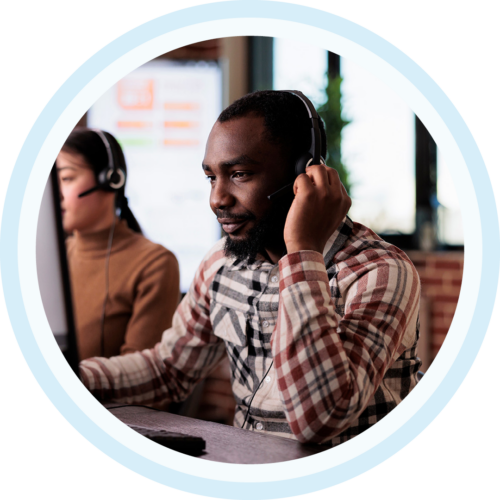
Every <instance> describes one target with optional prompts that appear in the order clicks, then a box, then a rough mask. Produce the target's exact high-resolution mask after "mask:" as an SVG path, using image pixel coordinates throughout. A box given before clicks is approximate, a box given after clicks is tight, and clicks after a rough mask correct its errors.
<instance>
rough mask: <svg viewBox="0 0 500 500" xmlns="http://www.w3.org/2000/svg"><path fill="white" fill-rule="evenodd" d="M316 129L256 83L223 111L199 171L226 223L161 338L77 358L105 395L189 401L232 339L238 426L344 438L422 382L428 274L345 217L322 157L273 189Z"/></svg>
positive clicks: (345, 201)
mask: <svg viewBox="0 0 500 500" xmlns="http://www.w3.org/2000/svg"><path fill="white" fill-rule="evenodd" d="M322 135H323V138H324V130H323V131H322ZM310 137H311V136H310V120H309V118H308V114H307V109H306V108H305V106H304V104H303V103H302V102H301V101H300V99H299V98H298V97H297V96H295V95H293V94H291V93H286V92H271V91H262V92H256V93H253V94H249V95H247V96H245V97H243V98H242V99H240V100H238V101H236V102H235V103H233V104H232V105H231V106H229V107H228V108H227V109H226V110H224V111H223V112H222V114H221V115H220V117H219V119H218V121H217V122H216V124H215V125H214V127H213V129H212V131H211V133H210V136H209V139H208V142H207V146H206V152H205V158H204V160H203V170H204V172H205V174H206V176H207V178H208V181H209V183H210V186H211V191H210V206H211V208H212V210H213V212H214V213H215V214H216V216H217V218H218V220H219V222H220V223H221V224H222V228H223V230H224V231H225V233H226V235H227V236H226V237H225V238H224V239H222V240H221V241H220V242H219V243H218V244H217V245H216V246H215V247H214V248H213V249H212V250H211V251H210V252H209V253H208V255H207V256H206V257H205V258H204V260H203V262H202V263H201V264H200V267H199V269H198V271H197V274H196V277H195V279H194V281H193V283H192V285H191V288H190V291H189V293H188V294H187V295H186V297H185V298H184V300H183V301H182V302H181V304H180V305H179V307H178V309H177V312H176V314H175V316H174V319H173V326H172V328H171V329H170V330H167V331H166V332H165V333H164V335H163V338H162V341H161V342H160V343H159V344H157V345H156V347H155V348H154V349H151V350H146V351H143V352H141V353H134V354H131V355H127V356H122V357H116V358H111V359H109V360H105V359H102V358H94V359H91V360H87V361H84V362H82V364H81V374H82V380H83V381H84V383H85V384H86V386H87V387H88V388H89V389H90V390H91V391H92V393H93V394H94V395H96V397H98V398H99V399H101V400H106V399H113V400H116V401H120V402H124V403H142V404H152V403H160V402H163V401H167V400H168V401H171V400H173V401H179V400H183V399H184V398H186V397H187V395H188V394H189V392H190V391H191V390H192V389H193V387H194V386H195V384H196V383H197V382H198V381H199V380H201V379H203V378H204V377H205V376H207V374H208V373H209V372H210V370H211V368H212V367H214V366H215V365H216V364H217V362H218V361H219V360H220V359H221V357H222V356H223V355H224V352H227V354H228V356H229V361H230V364H231V375H232V387H233V393H234V396H235V399H236V403H237V406H236V413H235V419H234V424H235V425H236V426H240V427H244V428H247V429H253V430H255V431H257V432H265V433H271V434H275V435H280V436H283V437H291V438H296V439H298V440H299V441H301V442H316V443H331V444H332V445H337V444H339V443H342V442H344V441H346V440H348V439H350V438H352V437H354V436H356V435H358V434H359V433H361V432H362V431H363V430H365V429H367V428H368V427H370V426H371V425H373V424H374V423H376V422H377V421H378V420H380V419H381V418H383V417H384V416H385V415H386V414H387V413H388V412H389V411H391V410H392V409H393V408H394V407H395V406H396V405H397V404H398V403H399V402H400V401H401V400H402V399H403V398H404V397H405V396H406V395H407V394H408V393H409V392H410V391H411V389H413V387H414V386H415V385H416V382H417V379H416V374H417V372H418V368H419V366H420V361H419V359H418V358H417V357H416V342H417V337H418V327H417V323H418V321H417V318H418V308H419V295H420V285H419V279H418V275H417V272H416V270H415V268H414V267H413V265H412V264H411V262H410V260H409V259H408V257H407V256H406V255H405V254H404V253H403V252H402V251H401V250H399V249H397V248H396V247H394V246H392V245H389V244H388V243H386V242H384V241H382V240H381V239H380V238H379V237H378V236H377V235H375V234H374V233H373V232H372V231H370V230H369V229H367V228H366V227H364V226H362V225H360V224H356V223H353V222H352V221H351V220H350V219H349V218H348V217H346V214H347V211H348V209H349V207H350V199H349V197H348V196H347V193H346V192H345V189H344V188H343V186H342V184H341V183H340V181H339V178H338V175H337V173H336V172H335V171H334V170H332V169H329V168H328V167H326V166H324V165H313V166H310V167H308V169H307V171H306V174H302V175H300V176H299V177H297V179H296V180H295V183H294V185H293V191H294V194H295V197H293V195H292V194H290V195H289V196H288V197H281V198H280V199H279V200H276V201H273V202H271V201H269V199H268V198H267V196H268V195H270V194H271V193H273V192H275V191H277V190H278V189H279V188H281V187H282V186H283V185H285V184H286V183H287V182H290V180H291V179H293V175H294V174H293V165H294V159H296V158H297V157H298V156H299V155H300V154H301V153H303V152H304V151H307V149H308V148H309V142H310V140H311V139H310ZM325 149H326V145H324V147H323V150H325Z"/></svg>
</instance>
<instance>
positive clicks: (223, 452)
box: [105, 403, 329, 464]
mask: <svg viewBox="0 0 500 500" xmlns="http://www.w3.org/2000/svg"><path fill="white" fill-rule="evenodd" d="M105 407H106V408H107V409H108V410H109V411H110V412H111V413H112V414H113V415H114V416H115V417H116V418H118V419H119V420H121V421H122V422H124V423H125V424H129V425H135V426H140V427H147V428H150V429H155V430H167V431H170V432H179V433H182V434H189V435H191V436H199V437H202V438H203V439H204V440H205V442H206V448H205V452H204V453H203V454H202V455H200V456H199V457H198V458H201V459H203V460H212V461H214V462H227V463H233V464H269V463H274V462H285V461H288V460H295V459H297V458H302V457H308V456H310V455H315V454H316V453H319V452H321V451H324V450H326V449H328V448H329V447H328V446H320V445H304V444H301V443H299V442H298V441H295V440H294V439H286V438H281V437H276V436H271V435H269V434H262V433H258V432H253V431H248V430H243V429H238V428H236V427H232V426H228V425H222V424H216V423H214V422H205V421H203V420H197V419H194V418H189V417H182V416H180V415H173V414H171V413H167V412H163V411H161V412H160V411H155V410H151V409H148V408H141V407H137V406H126V407H123V406H122V405H119V404H117V403H108V404H105ZM114 407H116V408H114Z"/></svg>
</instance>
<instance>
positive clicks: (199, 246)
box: [87, 60, 222, 292]
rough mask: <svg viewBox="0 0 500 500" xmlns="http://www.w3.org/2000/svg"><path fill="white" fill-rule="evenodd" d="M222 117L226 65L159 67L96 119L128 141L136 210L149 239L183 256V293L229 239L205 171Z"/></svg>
mask: <svg viewBox="0 0 500 500" xmlns="http://www.w3.org/2000/svg"><path fill="white" fill-rule="evenodd" d="M221 110H222V71H221V68H220V67H219V65H218V64H216V63H215V62H206V61H203V62H175V61H168V60H163V61H161V60H159V61H153V62H150V63H147V64H145V65H144V66H141V67H140V68H138V69H136V70H135V71H133V72H132V73H130V74H129V75H127V76H126V77H125V78H123V79H122V80H120V81H119V82H118V83H117V84H116V85H114V86H113V87H112V88H110V89H109V90H108V91H107V92H106V93H105V94H104V95H103V96H102V97H101V98H100V99H99V100H98V101H97V102H96V103H95V104H94V105H93V106H92V107H91V108H90V110H89V112H88V117H87V123H88V126H89V127H98V128H101V129H104V130H106V131H108V132H110V133H111V134H113V135H114V136H115V137H116V138H117V140H118V141H119V142H120V144H121V146H122V148H123V150H124V154H125V159H126V161H127V167H128V179H127V185H126V195H127V197H128V199H129V205H130V208H131V209H132V212H133V213H134V215H135V217H136V218H137V220H138V221H139V224H140V225H141V227H142V229H143V232H144V235H145V236H146V237H147V238H149V239H150V240H152V241H154V242H157V243H160V244H162V245H163V246H165V247H166V248H168V249H169V250H171V251H172V252H174V254H175V255H176V257H177V259H178V261H179V266H180V272H181V291H183V292H186V291H187V290H188V288H189V285H190V284H191V281H192V280H193V277H194V274H195V272H196V269H197V267H198V265H199V263H200V262H201V260H202V258H203V256H204V255H205V254H206V253H207V251H208V250H209V249H210V248H211V247H212V246H213V245H214V244H215V242H216V241H217V240H218V239H219V238H220V234H221V233H220V225H219V224H218V223H217V220H216V218H215V215H214V214H213V213H212V211H211V210H210V207H209V195H210V185H209V183H208V182H207V180H206V178H205V175H204V174H203V171H202V168H201V164H202V160H203V156H204V152H205V144H206V141H207V138H208V135H209V133H210V130H211V128H212V126H213V124H214V123H215V121H216V120H217V117H218V116H219V114H220V112H221Z"/></svg>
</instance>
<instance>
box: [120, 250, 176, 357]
mask: <svg viewBox="0 0 500 500" xmlns="http://www.w3.org/2000/svg"><path fill="white" fill-rule="evenodd" d="M178 304H179V265H178V263H177V259H176V258H175V255H174V254H173V253H172V252H170V251H169V250H166V249H162V251H161V253H159V254H157V255H156V254H155V256H154V257H153V258H151V260H150V262H148V263H147V264H146V265H145V267H144V269H143V270H142V272H141V274H140V277H139V282H138V284H137V286H136V290H135V297H134V303H133V309H132V315H131V317H130V320H129V321H128V324H127V330H126V332H125V337H124V342H123V345H122V346H121V348H120V354H128V353H131V352H136V351H142V350H143V349H147V348H150V347H153V346H154V345H155V344H157V343H158V342H159V341H160V340H161V336H162V334H163V332H164V331H165V330H167V329H168V328H170V327H171V326H172V317H173V315H174V312H175V310H176V308H177V306H178Z"/></svg>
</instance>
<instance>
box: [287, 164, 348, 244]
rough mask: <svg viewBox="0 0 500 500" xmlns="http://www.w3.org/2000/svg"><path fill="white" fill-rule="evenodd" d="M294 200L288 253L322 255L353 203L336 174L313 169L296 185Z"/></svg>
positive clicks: (290, 219)
mask: <svg viewBox="0 0 500 500" xmlns="http://www.w3.org/2000/svg"><path fill="white" fill-rule="evenodd" d="M293 191H294V193H295V199H294V200H293V203H292V206H291V207H290V211H289V212H288V216H287V218H286V222H285V230H284V238H285V244H286V248H287V252H288V253H289V254H290V253H293V252H298V251H299V250H314V251H316V252H319V253H323V249H324V248H325V245H326V242H327V241H328V238H329V237H330V236H331V235H332V233H333V232H334V231H335V229H337V227H338V226H339V225H340V223H341V222H342V220H343V219H344V217H345V216H346V215H347V212H348V211H349V208H351V199H350V198H349V195H348V194H347V191H346V190H345V188H344V186H343V185H342V183H341V182H340V179H339V174H338V173H337V171H336V170H334V169H332V168H329V167H327V166H326V165H311V166H309V167H307V169H306V173H305V174H301V175H299V176H298V177H297V179H296V180H295V183H294V185H293Z"/></svg>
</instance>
